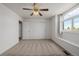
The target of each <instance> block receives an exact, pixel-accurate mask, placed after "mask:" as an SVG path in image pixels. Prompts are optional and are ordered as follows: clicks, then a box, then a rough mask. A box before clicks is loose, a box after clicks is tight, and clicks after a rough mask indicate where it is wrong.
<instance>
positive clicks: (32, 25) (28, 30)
mask: <svg viewBox="0 0 79 59" xmlns="http://www.w3.org/2000/svg"><path fill="white" fill-rule="evenodd" d="M46 34H47V25H46V22H24V23H23V39H45V38H46V37H47V36H46Z"/></svg>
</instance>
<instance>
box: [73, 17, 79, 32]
mask: <svg viewBox="0 0 79 59" xmlns="http://www.w3.org/2000/svg"><path fill="white" fill-rule="evenodd" d="M73 29H74V30H79V17H77V18H74V20H73Z"/></svg>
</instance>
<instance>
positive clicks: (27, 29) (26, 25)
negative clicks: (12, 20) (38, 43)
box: [23, 22, 31, 39]
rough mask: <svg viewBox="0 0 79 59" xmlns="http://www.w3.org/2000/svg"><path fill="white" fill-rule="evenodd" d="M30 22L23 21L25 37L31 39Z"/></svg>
mask: <svg viewBox="0 0 79 59" xmlns="http://www.w3.org/2000/svg"><path fill="white" fill-rule="evenodd" d="M30 28H31V23H30V22H23V39H30Z"/></svg>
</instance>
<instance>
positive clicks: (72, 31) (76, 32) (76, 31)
mask: <svg viewBox="0 0 79 59" xmlns="http://www.w3.org/2000/svg"><path fill="white" fill-rule="evenodd" d="M62 32H63V33H65V32H68V33H79V31H74V30H72V31H67V30H63V31H62Z"/></svg>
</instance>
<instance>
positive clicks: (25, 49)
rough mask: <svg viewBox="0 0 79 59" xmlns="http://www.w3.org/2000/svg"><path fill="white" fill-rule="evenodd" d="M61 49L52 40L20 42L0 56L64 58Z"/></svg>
mask: <svg viewBox="0 0 79 59" xmlns="http://www.w3.org/2000/svg"><path fill="white" fill-rule="evenodd" d="M65 55H66V54H65V53H64V52H63V51H62V48H60V47H59V46H57V45H56V44H55V43H54V42H53V41H52V40H47V39H46V40H43V39H41V40H40V39H37V40H34V39H33V40H22V41H20V42H19V43H18V44H17V45H15V46H14V47H12V48H11V49H9V50H8V51H6V52H4V53H3V54H2V56H65Z"/></svg>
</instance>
